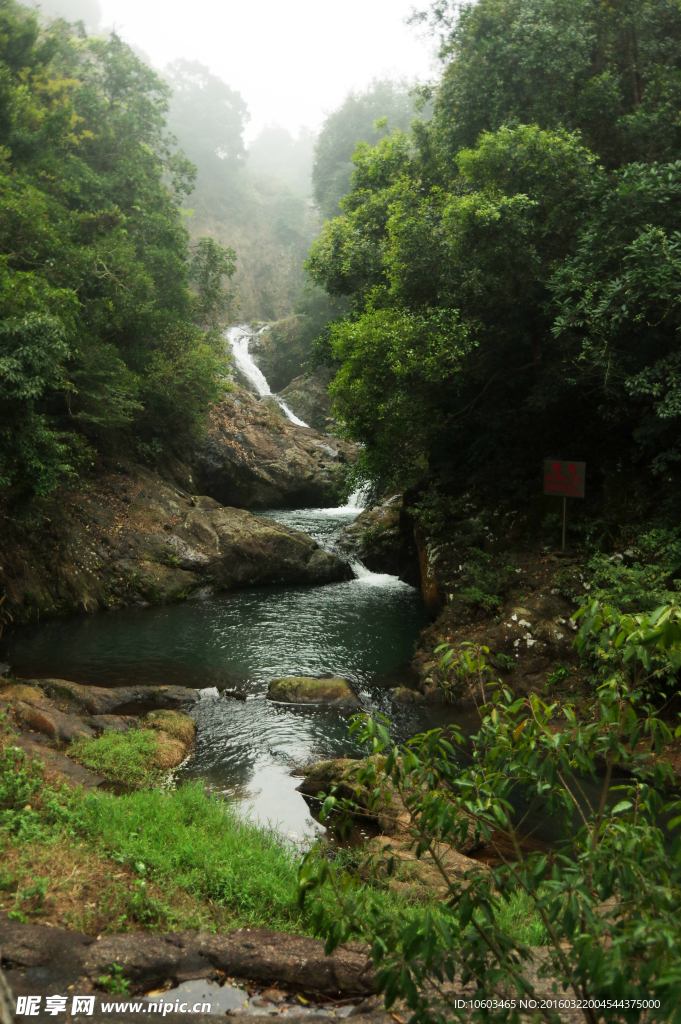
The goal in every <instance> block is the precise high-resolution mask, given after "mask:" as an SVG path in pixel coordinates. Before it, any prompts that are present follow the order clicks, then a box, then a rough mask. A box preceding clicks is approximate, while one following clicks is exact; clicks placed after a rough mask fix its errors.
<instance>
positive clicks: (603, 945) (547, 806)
mask: <svg viewBox="0 0 681 1024" xmlns="http://www.w3.org/2000/svg"><path fill="white" fill-rule="evenodd" d="M582 615H583V623H582V626H581V629H580V633H579V638H578V646H580V647H582V648H583V647H584V645H585V644H587V643H588V642H590V641H592V640H595V641H596V642H597V643H598V645H599V649H600V650H602V651H604V652H605V653H606V655H607V656H608V664H610V666H611V671H610V674H609V675H608V677H607V678H606V679H605V680H604V682H602V684H601V685H600V686H599V688H598V691H597V698H596V700H595V702H594V706H593V708H592V709H591V710H592V712H593V713H592V715H591V718H590V720H589V721H588V722H580V721H578V719H577V717H576V714H575V711H574V709H573V708H572V707H570V706H569V705H566V706H564V707H563V708H558V706H557V705H555V704H552V705H548V704H545V703H543V702H542V701H541V700H540V699H539V698H538V697H537V696H536V695H534V694H533V695H530V696H529V697H527V698H519V699H515V698H514V697H513V695H512V694H511V693H510V691H508V690H507V689H505V688H503V687H502V686H500V685H499V684H497V685H495V686H494V687H490V685H489V683H487V684H486V683H485V680H484V676H483V671H484V668H485V665H484V659H483V658H482V652H481V650H477V651H472V652H470V653H467V657H468V660H469V661H470V665H469V670H470V673H471V674H475V672H477V673H478V675H479V683H480V688H481V692H480V728H479V731H478V732H477V734H476V735H474V736H473V737H471V740H470V743H471V747H472V751H471V757H470V759H468V758H467V759H466V760H465V762H464V761H463V760H462V759H461V757H460V751H459V750H457V745H464V744H465V740H464V736H463V734H462V733H461V731H460V730H459V729H458V728H457V727H452V728H451V731H450V733H449V734H447V733H445V732H444V731H443V730H442V729H436V730H433V731H431V732H428V733H425V734H423V735H420V736H417V737H415V738H414V739H412V740H410V741H409V742H408V743H406V744H405V745H404V746H403V747H402V748H401V749H398V748H397V747H396V746H394V745H392V744H391V742H390V737H389V735H388V732H387V730H386V729H385V726H384V725H382V724H381V723H380V722H376V721H374V720H373V719H372V718H370V717H368V716H365V715H360V716H356V717H355V719H354V721H353V724H352V731H353V733H354V734H356V735H358V738H359V739H360V740H361V741H363V742H364V743H366V744H367V745H368V747H369V749H370V751H371V753H372V754H373V755H375V756H373V757H371V759H369V760H367V761H366V762H365V764H364V767H363V769H362V770H361V771H360V772H359V773H358V783H359V784H362V785H364V786H366V787H367V788H368V790H369V791H370V792H371V793H372V794H373V799H374V800H375V801H378V800H380V799H386V798H388V797H389V790H390V787H394V789H396V790H398V791H399V793H400V795H401V797H402V799H403V801H404V802H405V805H406V806H407V808H408V811H409V815H410V826H409V829H410V833H411V848H412V849H413V850H414V851H415V853H416V855H417V857H422V856H429V857H430V858H432V860H433V862H434V863H435V865H436V866H437V868H438V870H439V871H440V874H441V877H442V879H443V883H444V885H445V886H446V889H447V897H446V899H443V900H442V901H441V903H440V904H439V905H438V906H436V907H434V906H430V907H426V908H423V909H422V911H421V912H415V913H414V914H412V916H411V917H410V919H407V918H406V917H405V918H402V919H401V920H396V919H395V918H391V919H389V918H387V917H386V916H385V915H382V914H381V913H380V910H379V911H378V912H375V913H373V914H372V915H370V916H368V915H366V913H365V912H364V906H363V902H362V898H361V896H360V894H359V893H358V892H357V891H356V889H354V888H353V885H352V880H351V879H350V878H349V877H348V876H347V872H346V873H343V872H340V871H338V870H337V869H336V868H335V867H334V865H333V864H332V863H330V862H329V860H328V858H324V857H323V856H321V857H320V856H319V855H315V856H308V857H307V858H306V859H305V860H304V861H303V863H302V865H301V869H300V875H299V893H300V900H301V903H304V902H305V901H306V899H309V898H310V897H311V896H315V895H317V894H319V893H320V892H321V891H323V888H324V886H325V885H330V886H331V887H332V888H333V889H334V891H335V892H337V893H339V894H340V896H339V898H338V900H337V903H336V904H335V905H333V904H328V903H327V904H326V905H324V904H323V903H322V902H321V901H319V900H318V901H317V902H316V903H315V905H314V912H315V925H316V930H317V932H318V933H319V934H321V935H324V936H325V937H326V946H327V949H328V950H332V949H333V948H335V947H336V946H337V945H338V944H339V943H341V942H344V941H346V940H347V939H348V938H350V937H351V936H353V935H359V936H361V937H362V938H364V939H365V940H367V941H369V942H370V943H371V945H372V951H373V959H374V964H375V966H376V968H377V983H378V988H379V990H380V991H381V992H382V993H383V994H384V996H385V1001H386V1005H388V1006H390V1005H391V1004H392V1003H393V1002H394V1000H395V999H396V998H398V997H401V998H404V999H405V1000H406V1001H407V1004H408V1005H409V1007H410V1008H411V1010H412V1011H413V1012H414V1017H413V1018H412V1019H413V1020H414V1021H419V1022H426V1021H435V1020H438V1021H443V1020H445V1019H446V1018H447V1017H451V1016H457V1017H460V1018H461V1019H463V1018H464V1016H465V1012H464V1011H463V1010H462V1009H460V1008H459V1007H457V1006H456V998H457V996H458V994H459V992H460V989H459V986H464V985H471V986H472V987H473V989H474V990H475V994H476V998H477V997H479V998H480V1000H483V1001H484V1000H497V1001H499V1000H515V1003H514V1004H513V1006H512V1005H511V1003H507V1004H503V1003H502V1004H501V1012H502V1016H503V1017H504V1018H505V1019H506V1020H509V1021H518V1020H519V1019H520V1012H519V1009H518V1008H517V1007H518V1000H519V998H528V997H529V998H532V997H534V996H535V995H536V990H535V985H534V983H533V982H532V980H531V977H530V975H529V974H528V972H527V970H526V967H527V965H528V963H529V961H530V960H531V959H532V956H533V953H532V950H531V949H530V948H529V946H528V945H526V944H525V942H523V941H520V940H519V939H518V937H517V936H514V935H513V934H512V932H511V930H510V929H509V928H508V923H507V919H506V920H505V919H504V917H503V915H502V909H503V907H504V905H506V906H507V907H508V905H509V904H510V902H511V901H512V900H515V899H518V895H519V894H521V895H522V898H523V899H524V900H527V901H528V902H529V904H530V905H531V906H532V907H533V908H534V910H535V912H536V914H537V915H538V918H539V920H540V921H541V924H542V925H543V928H544V930H545V941H546V949H545V951H544V954H545V955H544V965H543V967H542V968H541V971H540V974H541V973H544V974H545V975H546V984H547V986H548V989H549V990H550V989H551V987H552V986H553V991H554V993H555V996H556V998H568V999H577V1000H581V1001H583V1003H584V1004H585V1007H586V1008H585V1009H584V1010H583V1011H582V1013H583V1015H584V1018H585V1020H586V1021H588V1022H590V1024H593V1022H595V1021H596V1020H626V1021H634V1020H638V1019H639V1018H640V1010H639V1009H638V1008H637V1003H636V1001H637V1000H652V1002H649V1003H646V1004H645V1005H646V1006H647V1007H648V1008H647V1009H646V1011H645V1013H646V1019H647V1020H648V1021H657V1020H659V1021H662V1020H665V1021H679V1020H681V840H680V839H679V834H678V826H679V824H681V815H680V814H679V810H680V809H681V803H680V802H679V801H677V800H674V799H671V800H670V799H668V798H666V797H665V796H664V795H663V794H664V787H665V786H666V785H668V783H669V782H670V781H671V780H672V778H673V776H672V774H671V769H670V767H669V766H668V765H667V764H666V763H665V762H664V761H663V760H662V759H661V758H660V754H661V751H662V745H663V743H664V742H666V741H668V740H670V739H671V731H670V729H669V727H668V726H667V725H666V724H665V722H664V721H662V720H661V718H660V716H659V714H658V712H657V709H656V708H655V707H654V706H653V705H652V704H651V703H649V701H648V691H649V690H650V689H651V688H653V686H652V684H655V682H656V678H657V675H658V673H659V671H660V670H661V669H660V664H662V665H664V664H667V665H668V666H669V665H671V666H673V665H675V664H677V663H678V659H679V657H680V656H681V623H680V620H679V614H678V609H673V608H667V609H661V610H659V611H658V612H657V613H656V614H655V615H654V616H651V617H648V618H646V617H643V616H640V617H638V618H636V617H627V616H621V615H619V614H618V613H617V612H615V611H612V610H611V609H608V608H604V607H602V606H601V605H599V604H598V602H594V603H593V604H592V605H591V606H590V607H589V608H588V609H585V610H584V612H583V613H582ZM476 660H477V664H475V662H476ZM658 663H660V664H658ZM679 734H681V729H679V730H677V735H679ZM601 767H603V771H601ZM616 772H626V773H627V774H626V775H625V776H624V780H623V781H620V780H619V779H618V778H617V777H616V774H615V773H616ZM585 779H586V780H589V781H591V782H592V783H594V782H598V783H599V788H600V795H599V797H598V799H597V801H596V802H595V803H592V802H591V801H590V800H589V798H588V796H587V794H586V793H585V792H584V787H583V785H582V783H583V780H585ZM519 801H520V802H521V803H522V806H524V807H529V809H530V810H532V811H536V812H541V813H542V814H544V815H546V816H551V817H552V818H553V819H554V820H555V822H556V823H557V824H558V825H559V827H560V831H561V840H560V842H559V844H558V846H557V849H556V850H555V852H554V853H553V855H552V856H551V857H549V856H548V855H547V854H546V853H541V852H538V851H532V852H529V851H528V850H527V849H526V848H524V846H523V844H522V835H523V821H524V819H525V817H526V813H525V812H523V814H520V813H518V811H517V810H516V808H517V806H518V805H519ZM342 806H343V801H337V800H336V798H335V796H334V795H333V794H332V795H330V796H328V797H327V798H326V799H325V801H324V805H323V812H324V814H330V813H331V812H332V811H334V810H338V808H339V807H342ZM575 820H576V821H577V827H576V828H575ZM665 820H666V821H667V824H666V825H663V824H662V822H664V821H665ZM471 828H472V829H473V831H474V833H475V837H476V838H480V839H481V840H484V841H485V842H486V843H487V844H489V846H490V847H491V849H492V850H493V851H494V853H495V855H496V858H497V864H498V866H496V867H492V868H489V867H487V866H485V865H482V864H478V863H474V862H472V863H471V867H470V869H469V870H467V871H466V872H465V873H464V874H463V876H457V875H456V874H454V873H453V872H452V871H451V870H450V869H449V868H448V867H447V860H446V857H445V854H446V851H447V850H449V849H456V848H457V847H458V846H459V845H460V844H461V842H462V841H463V839H464V838H465V837H466V836H467V835H470V832H469V830H470V829H471ZM509 851H511V852H510V853H509ZM394 867H395V858H394V854H393V853H392V851H391V850H390V849H388V850H386V851H385V854H384V855H383V859H382V864H381V868H382V870H384V871H386V872H387V873H388V874H390V873H391V872H392V871H393V870H394ZM445 981H449V982H456V984H454V985H453V986H452V987H451V989H449V988H447V987H443V982H445ZM606 1000H616V1001H618V1002H616V1003H615V1004H614V1005H612V1004H610V1005H607V1004H606V1002H605V1001H606ZM601 1001H603V1002H601ZM626 1001H628V1002H626ZM492 1005H493V1004H492ZM498 1005H499V1003H497V1006H498ZM499 1012H500V1011H499V1009H496V1010H491V1009H487V1008H485V1004H484V1002H483V1005H481V1007H480V1008H479V1009H476V1010H474V1011H473V1018H474V1019H477V1020H491V1019H495V1020H496V1019H500V1017H499ZM544 1017H545V1018H546V1019H554V1020H558V1019H559V1015H558V1014H553V1013H551V1012H546V1013H545V1014H544Z"/></svg>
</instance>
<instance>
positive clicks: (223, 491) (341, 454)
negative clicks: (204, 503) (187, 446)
mask: <svg viewBox="0 0 681 1024" xmlns="http://www.w3.org/2000/svg"><path fill="white" fill-rule="evenodd" d="M306 422H307V421H306ZM357 456H358V449H357V446H356V445H354V444H350V443H349V442H347V441H339V440H338V439H337V438H335V437H331V436H330V435H327V434H322V433H318V432H317V431H315V430H312V429H308V428H304V427H298V426H296V425H295V424H294V423H292V422H291V421H290V420H288V419H287V418H286V416H285V415H284V413H283V412H282V410H281V409H280V407H279V406H278V405H277V403H276V401H275V400H274V399H273V398H266V399H262V400H260V399H258V398H257V397H256V396H255V395H253V394H251V393H250V392H248V391H245V390H236V391H234V392H233V393H231V394H230V395H228V396H227V397H226V398H225V399H224V400H223V401H222V402H220V403H219V404H218V405H217V406H215V407H214V408H213V410H212V411H211V416H210V422H209V426H208V430H207V432H206V434H205V436H204V438H203V439H202V441H201V443H200V444H199V445H198V446H197V449H196V452H195V453H194V456H193V470H194V477H195V479H196V480H197V481H198V484H199V489H200V490H201V491H202V492H203V493H205V494H208V495H211V496H212V497H213V498H216V499H217V500H218V501H220V502H222V503H223V504H224V505H231V506H237V507H240V508H255V509H266V508H309V507H315V506H318V507H328V508H330V507H333V506H334V505H338V504H340V501H341V495H342V493H343V490H344V488H345V483H346V479H347V474H348V469H349V467H350V465H351V464H352V463H353V462H354V461H355V460H356V459H357Z"/></svg>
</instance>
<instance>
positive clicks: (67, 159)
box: [0, 0, 235, 493]
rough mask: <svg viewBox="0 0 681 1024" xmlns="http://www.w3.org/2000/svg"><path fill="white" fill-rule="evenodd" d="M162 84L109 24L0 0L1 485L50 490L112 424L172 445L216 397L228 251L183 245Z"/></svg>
mask: <svg viewBox="0 0 681 1024" xmlns="http://www.w3.org/2000/svg"><path fill="white" fill-rule="evenodd" d="M168 96H169V88H168V86H167V85H166V84H165V83H164V82H163V81H162V80H161V79H160V78H159V77H158V76H157V75H156V74H155V73H154V72H153V71H152V70H151V69H150V68H149V67H148V66H147V65H146V64H144V63H143V62H142V61H141V60H139V59H138V58H137V57H136V56H135V54H134V53H133V52H132V51H131V50H130V48H129V47H128V46H126V45H125V44H124V43H123V42H122V41H121V40H120V39H119V38H118V37H117V36H116V35H115V34H112V35H111V36H110V37H109V38H107V39H104V38H88V37H87V36H85V35H84V34H83V33H81V32H78V31H73V30H72V29H71V28H70V27H69V26H68V25H67V24H66V23H65V22H63V21H57V22H54V23H52V24H51V25H48V26H47V27H46V28H44V29H43V28H41V26H40V25H39V23H38V21H37V19H36V16H35V14H34V13H32V12H30V11H28V10H27V9H26V8H25V7H21V6H19V5H18V4H16V3H14V2H13V0H0V488H2V489H8V488H10V489H15V490H16V489H19V490H22V489H29V490H34V491H36V492H37V493H46V492H47V491H49V490H50V489H51V488H53V487H54V486H56V484H57V483H59V482H60V481H61V480H63V479H64V478H68V477H69V476H73V475H74V474H76V473H77V472H78V470H79V469H80V468H82V467H83V466H84V465H86V464H87V463H88V462H90V461H91V459H92V455H93V452H94V451H95V449H100V450H108V449H111V448H112V447H114V446H116V447H118V446H119V445H120V443H121V438H122V437H124V438H125V443H126V444H128V445H130V446H134V445H136V446H137V447H138V449H140V450H151V449H152V448H156V449H158V448H159V447H160V446H163V445H166V444H168V443H170V444H173V443H174V444H181V443H182V439H183V438H186V437H187V436H188V435H190V434H191V433H192V432H193V431H195V430H196V429H197V428H198V426H199V424H200V422H201V420H202V418H203V416H204V413H205V411H206V408H207V405H208V403H209V401H210V400H211V399H212V398H214V397H215V396H216V395H217V393H218V387H219V386H218V374H217V370H218V364H217V359H216V345H215V341H216V339H215V327H216V317H217V310H218V309H219V308H220V306H221V305H222V304H223V303H224V297H223V293H222V290H221V282H222V280H223V278H224V276H225V275H227V276H230V275H231V274H232V273H233V272H234V269H235V262H234V253H233V252H232V251H230V250H224V249H221V248H220V247H219V246H217V245H216V244H215V243H214V242H212V241H210V240H208V239H206V240H204V241H203V242H201V243H200V244H198V245H197V246H196V247H195V250H194V252H192V250H191V249H190V246H189V239H188V235H187V232H186V230H185V228H184V226H183V223H182V218H181V214H180V211H179V209H178V204H177V201H178V200H179V199H180V198H182V197H183V196H185V195H186V194H187V193H188V192H189V191H190V189H191V181H192V178H193V175H194V169H193V167H192V165H191V164H190V163H189V162H188V161H187V160H186V159H185V158H184V157H183V156H182V155H181V154H178V153H176V152H175V151H174V149H173V148H172V147H171V146H170V145H169V143H168V141H167V139H166V135H165V114H166V110H167V103H168ZM169 438H172V439H173V440H172V441H170V442H169V440H168V439H169Z"/></svg>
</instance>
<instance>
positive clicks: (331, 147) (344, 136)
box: [312, 79, 416, 220]
mask: <svg viewBox="0 0 681 1024" xmlns="http://www.w3.org/2000/svg"><path fill="white" fill-rule="evenodd" d="M415 116H416V99H415V97H414V95H413V94H412V91H410V88H409V85H408V84H407V83H406V82H393V81H390V80H389V79H384V80H376V81H374V82H372V84H371V86H370V87H369V88H368V89H367V90H365V92H362V93H356V92H350V93H349V94H348V96H347V97H346V98H345V101H344V102H343V103H342V105H341V106H340V107H339V108H338V109H337V110H334V111H333V113H332V114H329V116H328V117H327V118H326V121H325V122H324V125H323V126H322V129H321V131H320V133H319V135H318V137H317V141H316V143H315V149H314V165H313V169H312V189H313V194H314V199H315V202H316V204H317V206H318V207H319V209H320V211H321V213H322V216H323V217H324V219H325V220H326V219H329V218H331V217H335V216H336V215H337V214H338V213H339V212H340V211H339V204H340V201H341V199H342V198H343V196H344V195H346V194H347V193H348V192H349V191H350V180H351V177H352V173H353V169H354V168H353V159H352V155H353V153H354V151H355V147H356V146H357V144H358V143H359V142H365V143H367V144H368V145H376V143H377V142H379V140H380V139H382V138H383V137H385V136H386V135H388V134H389V133H390V132H391V131H392V130H393V129H395V128H398V129H400V130H401V131H406V130H407V129H408V128H409V125H410V123H411V121H412V120H413V118H414V117H415Z"/></svg>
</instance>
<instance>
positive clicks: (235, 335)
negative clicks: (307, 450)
mask: <svg viewBox="0 0 681 1024" xmlns="http://www.w3.org/2000/svg"><path fill="white" fill-rule="evenodd" d="M266 330H267V327H261V328H260V330H259V331H254V330H253V328H252V327H249V326H248V325H247V324H239V325H238V326H236V327H229V328H228V329H227V330H226V331H225V333H224V334H223V337H224V338H225V339H226V340H227V342H228V344H229V346H230V348H231V350H232V355H233V356H234V362H235V363H236V365H237V366H238V368H239V370H240V371H241V373H243V375H244V377H245V378H246V380H248V381H249V383H250V384H252V385H253V387H254V388H255V390H256V391H257V392H258V394H259V395H260V397H261V398H265V397H268V396H271V397H272V398H274V399H275V401H276V402H277V403H278V404H279V406H280V407H281V409H282V410H283V411H284V413H285V414H286V416H287V417H288V418H289V419H290V421H291V423H295V425H296V426H297V427H309V425H310V424H309V423H305V421H304V420H301V419H298V417H297V416H296V414H295V413H294V412H292V411H291V410H290V409H289V407H288V406H287V404H286V402H284V401H283V400H282V399H281V398H279V397H278V396H277V395H272V392H271V390H270V386H269V384H268V383H267V380H266V378H265V374H264V373H263V372H262V370H260V369H259V368H258V367H257V366H256V365H255V363H254V362H253V359H252V357H251V354H250V352H249V351H248V346H249V343H250V341H251V338H257V337H258V335H259V334H262V332H263V331H266Z"/></svg>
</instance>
